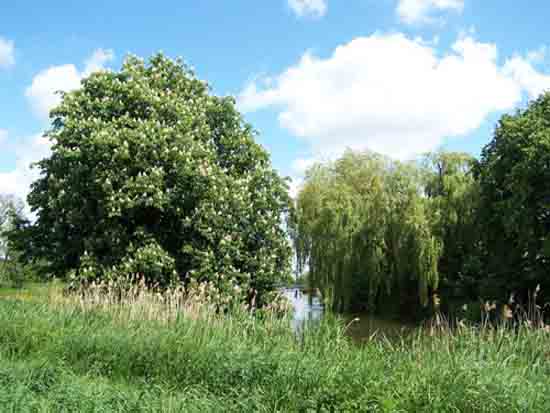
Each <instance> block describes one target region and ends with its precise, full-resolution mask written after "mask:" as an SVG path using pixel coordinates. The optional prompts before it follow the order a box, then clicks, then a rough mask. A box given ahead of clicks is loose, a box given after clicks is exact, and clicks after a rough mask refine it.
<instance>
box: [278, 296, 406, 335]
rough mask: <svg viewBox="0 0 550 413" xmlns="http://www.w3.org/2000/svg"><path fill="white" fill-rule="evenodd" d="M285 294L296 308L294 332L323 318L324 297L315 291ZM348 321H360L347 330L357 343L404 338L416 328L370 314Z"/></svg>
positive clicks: (350, 317)
mask: <svg viewBox="0 0 550 413" xmlns="http://www.w3.org/2000/svg"><path fill="white" fill-rule="evenodd" d="M283 294H284V295H285V296H286V297H287V298H288V299H289V300H290V302H291V303H292V306H293V307H294V317H293V320H292V328H293V330H294V331H296V332H299V331H300V330H301V329H302V328H303V326H304V324H305V323H309V322H315V321H319V320H320V319H321V318H322V316H323V312H324V306H323V302H322V297H321V296H320V295H319V294H316V292H315V291H308V290H304V289H303V288H301V287H299V286H296V287H291V288H285V289H283ZM346 319H347V320H348V321H351V320H353V319H358V320H356V321H353V322H351V323H350V324H349V326H348V328H347V329H346V332H347V333H348V334H349V335H350V336H351V337H352V338H353V339H354V340H355V341H357V342H361V341H365V340H367V339H369V338H370V337H372V336H373V335H375V336H385V337H388V338H396V337H402V336H403V335H406V334H407V333H408V332H410V331H412V330H413V328H414V326H412V325H410V324H407V323H404V322H401V321H399V320H389V319H383V318H379V317H374V316H372V315H370V314H352V315H348V316H347V317H346Z"/></svg>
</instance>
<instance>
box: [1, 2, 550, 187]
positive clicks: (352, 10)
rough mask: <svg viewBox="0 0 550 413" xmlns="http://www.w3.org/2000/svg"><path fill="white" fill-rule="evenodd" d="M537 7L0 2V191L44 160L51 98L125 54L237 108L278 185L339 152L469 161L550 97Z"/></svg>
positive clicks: (548, 50) (547, 29)
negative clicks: (168, 67) (529, 107)
mask: <svg viewBox="0 0 550 413" xmlns="http://www.w3.org/2000/svg"><path fill="white" fill-rule="evenodd" d="M549 17H550V3H549V2H548V0H529V2H520V1H517V0H263V1H257V0H232V1H219V0H200V1H199V0H195V1H175V0H170V1H168V0H157V1H155V2H136V1H134V0H132V1H128V0H119V1H116V2H115V1H111V0H109V1H107V0H94V1H93V2H75V1H56V0H51V1H48V2H38V1H27V0H18V1H5V2H2V4H0V193H15V194H16V195H19V196H22V197H23V196H25V194H26V193H27V192H28V187H29V184H30V182H32V180H33V179H34V177H35V176H36V171H34V170H31V169H29V164H30V163H32V162H33V161H36V160H38V159H40V158H42V157H44V156H47V155H48V153H49V142H48V141H47V140H45V139H43V138H42V133H43V131H44V130H46V129H47V128H48V112H49V110H50V109H51V108H52V107H53V106H55V105H56V103H57V102H58V99H59V98H58V96H57V95H56V93H55V92H56V91H58V90H72V89H75V88H78V87H79V84H80V80H81V79H82V78H83V77H85V76H87V75H88V74H89V73H91V72H93V71H95V70H101V69H113V70H116V69H118V68H119V67H120V65H121V62H122V61H123V59H124V56H125V55H126V54H127V53H133V54H137V55H140V56H142V57H147V56H149V55H151V54H152V53H154V52H157V51H159V50H162V51H164V52H165V53H166V54H168V55H170V56H172V57H177V56H182V57H183V58H184V59H185V60H186V61H187V62H188V63H189V64H190V65H191V66H193V67H194V68H195V69H196V71H197V73H198V75H199V77H201V78H203V79H206V80H208V81H209V83H210V84H211V86H212V89H213V91H214V92H215V93H217V94H220V95H227V94H231V95H234V96H236V97H237V101H238V105H239V108H240V109H241V111H243V113H244V114H245V117H246V119H247V120H248V121H249V122H251V123H252V124H253V126H254V127H255V128H256V129H257V130H258V131H259V132H260V137H259V140H260V142H261V143H262V144H263V145H264V146H265V147H266V148H267V149H268V150H269V151H270V152H271V154H272V159H273V163H274V165H275V166H276V167H277V168H278V169H279V170H280V171H281V173H282V174H284V175H288V176H292V177H294V178H296V180H295V181H296V182H299V177H300V175H301V174H302V173H303V170H304V169H305V168H306V167H307V166H308V165H310V164H311V162H312V161H313V160H315V159H330V158H333V157H335V156H338V155H339V154H340V153H342V151H343V150H344V149H345V148H348V147H349V148H354V149H371V150H375V151H378V152H382V153H384V154H387V155H389V156H392V157H395V158H399V159H407V158H412V157H414V156H415V155H416V154H419V153H422V152H425V151H429V150H433V149H436V148H439V147H443V148H446V149H449V150H461V151H467V152H470V153H472V154H474V155H478V154H479V153H480V150H481V148H482V147H483V145H485V144H486V143H487V142H488V141H489V140H490V138H491V134H492V131H493V129H494V125H495V123H496V121H497V120H498V118H499V116H501V115H502V114H503V113H506V112H512V111H514V110H515V109H516V108H521V107H525V105H526V103H527V102H528V100H529V99H531V98H534V97H536V96H537V95H539V94H540V93H541V92H543V91H545V90H550V44H549V42H550V40H549V39H550V26H549V25H548V24H547V21H548V18H549Z"/></svg>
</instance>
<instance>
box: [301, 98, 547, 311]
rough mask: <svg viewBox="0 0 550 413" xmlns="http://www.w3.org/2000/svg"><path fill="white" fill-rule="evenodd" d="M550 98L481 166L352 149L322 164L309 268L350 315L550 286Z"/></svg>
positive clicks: (313, 188)
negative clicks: (402, 158)
mask: <svg viewBox="0 0 550 413" xmlns="http://www.w3.org/2000/svg"><path fill="white" fill-rule="evenodd" d="M549 182H550V94H546V95H543V96H541V97H540V98H539V99H538V100H536V101H534V102H531V103H530V104H529V106H528V107H527V109H525V110H523V111H518V112H517V113H516V114H514V115H505V116H503V117H502V119H501V120H500V122H499V125H498V127H497V129H496V132H495V135H494V138H493V140H492V141H491V142H490V143H489V144H488V145H487V146H486V147H485V148H484V150H483V153H482V157H481V160H480V161H476V160H475V159H474V158H472V157H471V156H469V155H466V154H461V153H445V152H439V153H434V154H428V155H426V156H425V157H424V158H422V159H421V160H420V162H417V163H409V164H403V163H399V162H395V161H389V160H388V159H385V158H383V157H381V156H378V155H375V154H371V153H352V152H348V153H346V154H345V155H344V156H343V157H342V158H341V159H339V160H338V161H336V162H328V163H325V164H318V165H316V166H314V167H312V168H311V169H310V170H309V172H308V174H307V176H306V180H305V184H304V186H303V188H302V190H301V192H300V194H299V196H298V199H297V201H296V213H295V220H294V222H295V226H294V228H293V231H292V236H293V239H294V243H295V246H296V251H297V254H298V262H299V266H300V268H299V269H300V270H301V269H304V268H306V267H309V274H310V282H311V283H312V284H313V285H314V286H319V287H321V288H322V289H323V290H324V293H325V296H326V297H328V298H329V299H332V300H333V307H334V308H335V309H336V310H339V311H346V310H350V309H351V310H356V309H361V308H362V307H365V306H368V307H370V308H379V307H380V304H381V303H384V304H385V305H386V306H387V303H388V302H393V303H394V305H393V310H396V308H395V304H397V310H398V311H400V312H401V313H408V314H410V310H411V305H414V303H411V302H410V298H411V297H414V296H416V297H418V298H419V300H416V304H417V307H418V308H417V309H416V311H415V312H416V313H417V314H419V310H420V308H419V307H420V306H418V304H422V305H426V303H427V295H428V294H429V293H431V292H434V296H433V297H434V301H433V303H434V304H435V305H438V303H439V298H438V296H437V295H435V292H436V290H437V294H439V295H440V296H441V297H442V298H443V302H444V305H445V307H447V309H448V307H449V303H450V302H455V303H456V302H458V301H462V302H468V301H477V300H479V299H494V300H499V301H501V302H505V301H507V300H508V297H509V296H510V294H515V297H516V302H520V303H521V302H523V304H526V301H527V300H528V297H529V291H534V290H535V289H536V288H537V286H539V287H538V288H540V289H541V290H542V294H546V295H544V301H545V302H546V298H547V297H550V296H548V295H547V294H548V292H549V291H550V278H549V277H548V274H550V185H549V184H548V183H549Z"/></svg>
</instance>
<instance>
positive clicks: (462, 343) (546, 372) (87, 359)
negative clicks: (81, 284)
mask: <svg viewBox="0 0 550 413" xmlns="http://www.w3.org/2000/svg"><path fill="white" fill-rule="evenodd" d="M33 288H35V290H34V292H35V293H37V295H38V296H39V297H41V300H39V299H36V300H35V299H23V300H21V299H19V298H17V297H14V296H13V295H11V296H10V294H8V293H7V292H6V291H4V292H2V295H3V296H4V297H6V296H9V297H8V298H3V299H2V298H0V366H1V367H0V388H1V389H2V391H0V411H2V412H4V411H6V412H9V411H16V412H63V411H66V412H69V411H71V412H172V411H173V412H179V411H184V412H348V411H349V412H548V411H550V394H548V392H547V389H548V388H550V347H549V346H548V344H549V343H550V334H549V333H548V332H546V331H545V330H543V329H533V328H528V327H526V326H520V327H518V328H517V329H516V330H514V331H512V330H510V329H508V330H507V329H503V328H500V329H490V328H487V327H486V328H484V329H476V328H474V327H464V328H461V329H460V330H459V331H457V332H455V333H451V332H449V331H444V332H440V331H436V332H435V334H434V335H433V336H429V335H425V334H420V333H419V334H416V335H412V336H410V337H409V338H407V339H403V340H401V341H386V340H383V339H376V340H372V341H369V342H367V343H366V344H365V345H363V346H356V345H354V344H352V343H350V341H349V340H348V339H347V338H346V336H345V335H344V334H343V329H344V326H343V325H342V324H340V323H339V322H338V321H336V320H332V319H327V320H326V321H323V322H322V323H321V325H320V326H318V327H317V328H310V329H307V330H306V331H305V333H304V336H303V337H301V338H300V339H296V337H295V336H294V335H293V333H292V332H291V331H290V329H289V327H288V320H285V319H282V320H279V319H276V318H273V317H264V318H263V319H262V320H258V319H254V318H252V317H250V316H248V315H247V314H246V313H245V312H242V311H235V312H233V313H232V314H231V315H228V316H219V315H212V314H211V312H210V313H208V314H205V313H201V310H200V309H196V308H195V307H193V308H195V309H194V310H193V311H195V312H194V313H192V316H181V317H171V318H170V319H169V320H165V319H162V318H159V317H158V316H160V314H161V313H160V312H159V311H158V303H156V302H155V303H156V304H155V303H153V302H148V304H147V306H148V307H151V308H155V310H154V311H148V312H147V311H143V312H141V313H136V312H135V311H132V312H130V310H129V308H128V311H126V312H125V311H123V310H120V309H118V310H117V311H111V307H109V306H105V305H103V304H102V305H100V306H97V307H95V308H94V307H91V306H84V305H79V304H78V303H76V302H72V303H64V304H61V303H59V302H55V300H51V299H50V300H45V299H44V297H47V296H49V295H51V291H50V292H49V293H48V294H46V293H45V292H44V291H42V292H39V291H37V290H36V289H38V290H39V288H38V287H33ZM143 300H146V299H143ZM133 305H135V303H134V304H133ZM155 306H157V307H155ZM128 307H130V306H128ZM112 308H114V307H112ZM187 310H189V308H187ZM136 314H141V315H145V316H144V317H142V318H140V317H137V316H136ZM154 314H156V315H157V317H154V316H152V315H154ZM147 315H148V316H147Z"/></svg>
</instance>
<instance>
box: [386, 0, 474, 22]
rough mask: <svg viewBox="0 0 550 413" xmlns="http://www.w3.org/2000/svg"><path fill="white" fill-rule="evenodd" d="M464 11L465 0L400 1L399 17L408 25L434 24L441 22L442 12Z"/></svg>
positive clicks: (398, 7)
mask: <svg viewBox="0 0 550 413" xmlns="http://www.w3.org/2000/svg"><path fill="white" fill-rule="evenodd" d="M463 10H464V0H399V3H398V4H397V10H396V11H397V15H398V16H399V19H400V20H401V21H403V22H404V23H407V24H419V23H434V22H437V21H440V20H441V19H440V18H438V16H439V14H440V13H441V12H448V11H454V12H457V13H461V12H462V11H463Z"/></svg>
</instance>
